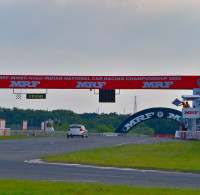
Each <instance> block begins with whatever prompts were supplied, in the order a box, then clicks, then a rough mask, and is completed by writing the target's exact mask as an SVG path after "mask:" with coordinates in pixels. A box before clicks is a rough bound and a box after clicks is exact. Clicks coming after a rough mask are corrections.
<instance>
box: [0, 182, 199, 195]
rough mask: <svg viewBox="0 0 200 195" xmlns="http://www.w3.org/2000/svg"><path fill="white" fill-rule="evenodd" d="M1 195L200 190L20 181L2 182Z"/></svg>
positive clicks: (183, 194)
mask: <svg viewBox="0 0 200 195" xmlns="http://www.w3.org/2000/svg"><path fill="white" fill-rule="evenodd" d="M0 186H1V188H0V194H4V195H6V194H9V195H11V194H14V195H23V194H26V195H27V194H30V195H40V194H42V195H43V194H48V195H51V194H52V195H57V194H58V195H61V194H68V195H70V194H73V195H74V194H75V195H79V194H80V195H84V194H87V195H90V194H92V195H96V194H106V195H107V194H111V195H112V194H113V195H117V194H120V195H123V194H124V195H125V194H126V195H127V194H137V195H154V194H161V195H168V194H176V195H190V194H192V195H196V194H200V190H192V189H169V188H141V187H130V186H112V185H100V184H75V183H62V182H38V181H19V180H0Z"/></svg>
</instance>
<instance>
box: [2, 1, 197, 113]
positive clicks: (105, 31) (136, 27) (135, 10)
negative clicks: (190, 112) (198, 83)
mask: <svg viewBox="0 0 200 195" xmlns="http://www.w3.org/2000/svg"><path fill="white" fill-rule="evenodd" d="M199 51H200V1H199V0H159V1H158V0H0V69H1V71H0V74H32V75H101V76H102V75H108V76H109V75H123V76H126V75H134V76H140V75H142V76H145V75H200V72H199V70H200V66H199V62H200V55H199ZM182 94H192V91H181V90H178V91H177V90H174V91H172V90H157V91H156V90H121V91H120V95H118V96H117V99H116V103H115V104H102V103H98V95H94V94H93V92H91V91H89V90H48V94H47V99H46V100H26V99H25V96H23V97H22V100H16V98H15V95H13V91H12V90H6V89H1V91H0V102H1V104H0V106H1V107H7V108H12V107H18V108H24V109H26V108H31V109H49V110H53V109H71V110H73V111H75V112H78V113H83V112H96V111H97V110H98V109H99V112H100V113H101V112H106V113H107V112H117V113H124V112H125V113H131V112H133V109H134V97H135V96H137V108H138V110H142V109H146V108H150V107H171V108H176V107H175V106H173V105H172V104H171V102H172V101H173V100H174V99H175V98H181V95H182Z"/></svg>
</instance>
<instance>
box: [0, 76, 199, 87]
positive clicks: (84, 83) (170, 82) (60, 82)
mask: <svg viewBox="0 0 200 195" xmlns="http://www.w3.org/2000/svg"><path fill="white" fill-rule="evenodd" d="M0 88H23V89H24V88H25V89H26V88H28V89H194V88H200V75H199V76H174V75H173V76H56V75H54V76H52V75H0Z"/></svg>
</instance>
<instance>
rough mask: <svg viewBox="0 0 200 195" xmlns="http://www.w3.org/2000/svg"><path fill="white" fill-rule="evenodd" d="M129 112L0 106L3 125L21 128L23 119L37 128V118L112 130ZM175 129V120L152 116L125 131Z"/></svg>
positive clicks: (56, 124)
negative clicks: (78, 112) (87, 111)
mask: <svg viewBox="0 0 200 195" xmlns="http://www.w3.org/2000/svg"><path fill="white" fill-rule="evenodd" d="M129 116H130V114H117V113H109V114H106V113H101V114H97V113H83V114H77V113H75V112H73V111H71V110H62V109H59V110H52V111H48V110H32V109H26V110H24V109H19V108H16V107H14V108H12V109H10V108H0V119H5V120H6V127H11V130H12V129H13V128H15V129H16V128H18V129H22V122H23V120H27V121H28V129H30V128H31V127H34V128H36V127H37V128H38V129H40V126H41V122H43V121H47V120H49V119H50V120H53V121H54V129H55V130H59V131H66V130H67V129H68V128H69V125H70V124H83V125H85V127H86V129H87V130H88V131H89V132H114V131H115V129H116V128H117V127H118V126H119V125H120V124H121V123H122V122H123V121H124V120H125V119H127V118H128V117H129ZM177 129H178V127H177V124H176V122H175V121H172V120H167V119H152V120H149V121H145V122H143V123H141V124H139V125H137V126H136V127H134V128H133V129H132V130H131V131H130V132H129V133H136V134H146V135H150V136H151V135H152V134H154V133H155V134H174V133H175V131H176V130H177Z"/></svg>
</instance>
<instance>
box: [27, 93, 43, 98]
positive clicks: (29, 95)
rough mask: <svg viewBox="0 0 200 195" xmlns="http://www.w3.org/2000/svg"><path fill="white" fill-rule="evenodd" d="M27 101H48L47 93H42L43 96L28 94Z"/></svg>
mask: <svg viewBox="0 0 200 195" xmlns="http://www.w3.org/2000/svg"><path fill="white" fill-rule="evenodd" d="M26 99H46V94H45V93H41V94H38V93H36V94H33V93H31V94H26Z"/></svg>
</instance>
